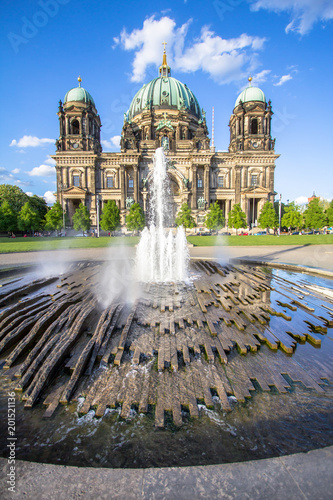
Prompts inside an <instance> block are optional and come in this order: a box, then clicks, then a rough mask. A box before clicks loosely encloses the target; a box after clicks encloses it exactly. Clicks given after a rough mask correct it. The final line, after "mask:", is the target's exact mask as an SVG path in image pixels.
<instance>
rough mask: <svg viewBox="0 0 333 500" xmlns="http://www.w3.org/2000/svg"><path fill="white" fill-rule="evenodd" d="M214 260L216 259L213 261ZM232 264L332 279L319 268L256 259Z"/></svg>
mask: <svg viewBox="0 0 333 500" xmlns="http://www.w3.org/2000/svg"><path fill="white" fill-rule="evenodd" d="M215 260H216V259H215ZM230 261H231V262H233V263H234V264H237V263H239V264H253V265H254V266H268V267H276V268H277V269H286V270H288V271H296V272H298V273H308V274H318V275H320V276H327V277H329V278H333V271H329V270H327V269H321V268H320V267H309V266H302V265H298V264H288V263H284V262H270V261H267V260H256V259H237V258H236V259H230Z"/></svg>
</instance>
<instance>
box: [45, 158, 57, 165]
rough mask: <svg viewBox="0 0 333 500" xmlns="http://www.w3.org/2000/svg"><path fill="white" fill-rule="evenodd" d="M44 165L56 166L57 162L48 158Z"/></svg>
mask: <svg viewBox="0 0 333 500" xmlns="http://www.w3.org/2000/svg"><path fill="white" fill-rule="evenodd" d="M44 163H48V164H49V165H55V164H56V161H55V160H54V159H53V158H51V156H48V157H47V159H46V160H45V162H44Z"/></svg>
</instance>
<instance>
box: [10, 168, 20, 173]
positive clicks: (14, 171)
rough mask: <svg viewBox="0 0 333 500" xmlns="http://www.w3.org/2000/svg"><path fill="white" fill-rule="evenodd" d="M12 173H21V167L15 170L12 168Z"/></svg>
mask: <svg viewBox="0 0 333 500" xmlns="http://www.w3.org/2000/svg"><path fill="white" fill-rule="evenodd" d="M12 173H13V174H19V173H20V169H19V168H14V170H12Z"/></svg>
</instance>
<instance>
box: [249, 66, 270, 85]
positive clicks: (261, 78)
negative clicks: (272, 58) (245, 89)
mask: <svg viewBox="0 0 333 500" xmlns="http://www.w3.org/2000/svg"><path fill="white" fill-rule="evenodd" d="M270 72H271V70H270V69H264V70H263V71H260V73H256V74H255V75H253V77H252V78H253V85H259V83H263V82H266V80H267V76H268V75H269V74H270Z"/></svg>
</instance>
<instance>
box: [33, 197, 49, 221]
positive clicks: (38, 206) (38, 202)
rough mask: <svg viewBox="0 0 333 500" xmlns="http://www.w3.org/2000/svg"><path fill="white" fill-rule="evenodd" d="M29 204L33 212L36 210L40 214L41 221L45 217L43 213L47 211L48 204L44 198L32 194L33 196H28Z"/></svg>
mask: <svg viewBox="0 0 333 500" xmlns="http://www.w3.org/2000/svg"><path fill="white" fill-rule="evenodd" d="M29 205H30V206H31V208H32V209H33V210H35V212H37V213H38V214H39V216H40V220H41V221H43V220H44V219H45V215H46V214H47V212H48V210H49V209H48V206H47V203H46V201H45V200H44V198H42V197H41V196H37V195H36V194H34V195H33V196H29Z"/></svg>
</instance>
